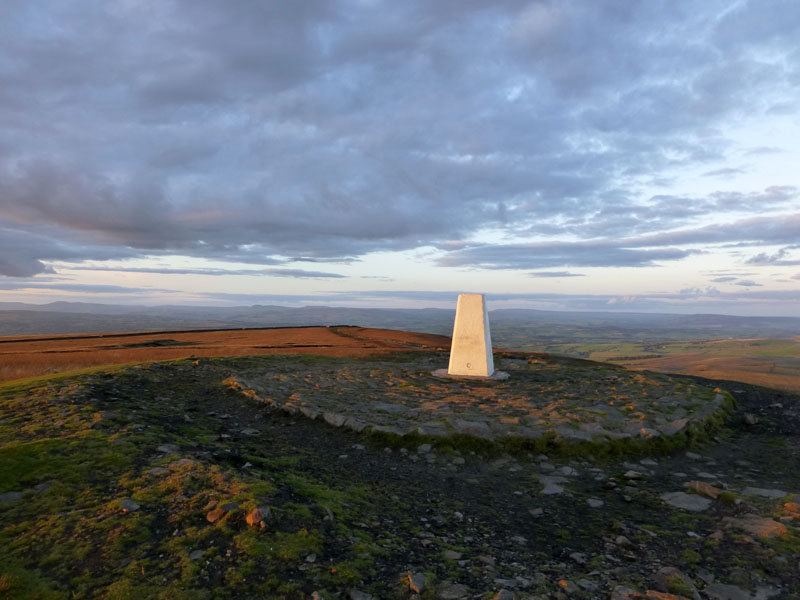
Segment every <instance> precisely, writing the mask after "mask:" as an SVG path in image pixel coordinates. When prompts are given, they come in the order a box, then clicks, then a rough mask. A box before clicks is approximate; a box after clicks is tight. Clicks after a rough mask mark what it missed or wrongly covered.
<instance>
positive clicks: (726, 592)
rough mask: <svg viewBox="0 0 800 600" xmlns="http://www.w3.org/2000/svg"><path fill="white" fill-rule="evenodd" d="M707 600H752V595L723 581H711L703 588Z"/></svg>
mask: <svg viewBox="0 0 800 600" xmlns="http://www.w3.org/2000/svg"><path fill="white" fill-rule="evenodd" d="M703 591H704V592H705V593H706V596H708V598H709V600H753V596H751V595H750V593H749V592H746V591H745V590H743V589H742V588H740V587H738V586H735V585H727V584H724V583H712V584H711V585H709V586H708V587H707V588H706V589H705V590H703Z"/></svg>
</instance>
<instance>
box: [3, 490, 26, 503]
mask: <svg viewBox="0 0 800 600" xmlns="http://www.w3.org/2000/svg"><path fill="white" fill-rule="evenodd" d="M20 498H22V492H6V493H5V494H0V504H6V503H8V502H15V501H16V500H19V499H20Z"/></svg>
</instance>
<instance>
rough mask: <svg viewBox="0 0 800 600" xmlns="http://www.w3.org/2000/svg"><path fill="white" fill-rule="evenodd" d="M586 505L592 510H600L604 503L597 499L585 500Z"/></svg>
mask: <svg viewBox="0 0 800 600" xmlns="http://www.w3.org/2000/svg"><path fill="white" fill-rule="evenodd" d="M586 503H587V504H588V505H589V506H591V507H592V508H600V507H601V506H603V504H605V502H603V501H602V500H600V499H599V498H587V500H586Z"/></svg>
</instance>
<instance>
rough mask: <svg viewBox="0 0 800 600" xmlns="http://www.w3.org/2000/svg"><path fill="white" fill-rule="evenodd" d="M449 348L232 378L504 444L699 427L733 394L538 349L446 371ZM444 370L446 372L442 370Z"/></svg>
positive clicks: (361, 425) (269, 396)
mask: <svg viewBox="0 0 800 600" xmlns="http://www.w3.org/2000/svg"><path fill="white" fill-rule="evenodd" d="M447 361H448V355H447V353H444V352H427V353H424V354H407V355H403V354H395V355H394V356H393V357H392V358H391V359H389V358H381V357H375V358H372V359H370V360H360V361H357V362H354V361H348V360H345V361H335V360H329V361H322V362H319V363H317V364H306V365H304V366H303V367H302V368H297V366H296V365H295V364H294V362H293V361H291V360H281V359H278V360H272V361H267V362H261V363H258V362H257V363H255V364H253V365H252V366H243V367H242V368H239V369H237V370H236V375H234V376H232V377H230V378H228V379H227V380H226V383H227V384H228V385H230V386H231V387H233V388H234V389H237V390H240V391H242V392H243V393H244V394H245V395H247V396H248V397H252V398H254V399H256V400H259V401H261V402H263V403H266V404H268V405H270V406H272V407H274V408H277V409H280V410H283V411H285V412H287V413H289V414H298V413H299V414H302V415H303V416H306V417H308V418H310V419H317V418H320V419H323V420H325V421H326V422H327V423H328V424H330V425H334V426H337V427H346V428H348V429H352V430H354V431H356V432H361V431H364V430H365V429H369V430H372V431H374V432H383V433H388V434H392V435H398V436H408V435H419V436H423V437H424V436H428V437H432V438H443V437H451V436H453V435H456V436H457V435H465V436H471V437H474V438H478V439H483V440H488V441H492V442H495V443H500V444H504V445H511V444H516V445H517V446H523V447H524V446H528V447H533V448H535V447H537V446H542V445H543V444H541V442H547V441H549V440H555V441H559V442H563V443H569V444H582V443H586V442H594V443H597V444H606V443H610V444H613V443H615V442H620V441H621V440H638V441H642V440H648V439H651V438H657V437H671V436H675V435H676V434H681V433H685V432H687V430H691V429H692V428H702V426H703V425H704V424H706V423H707V422H708V420H709V419H711V418H712V417H713V416H714V415H715V414H717V416H718V415H719V414H721V413H723V412H725V409H726V407H729V405H731V404H732V403H733V402H732V398H731V396H730V395H726V393H725V392H722V391H721V390H720V389H716V390H715V389H712V388H709V387H707V386H701V385H697V384H695V383H694V382H693V381H691V380H681V379H675V378H671V377H669V376H666V375H660V374H657V373H648V374H647V375H645V374H642V373H637V372H633V371H629V370H627V369H624V368H621V367H618V366H615V365H611V364H601V363H596V362H590V361H585V360H578V359H573V358H567V357H555V356H550V355H547V354H540V353H513V352H502V353H497V356H496V357H495V362H496V365H497V366H498V369H503V370H502V371H499V373H501V374H502V375H503V377H502V378H499V379H490V378H485V379H474V378H458V377H450V376H447V375H446V371H447V370H446V369H440V368H439V367H441V365H443V364H444V365H446V364H447ZM441 372H443V373H444V375H440V374H439V373H441Z"/></svg>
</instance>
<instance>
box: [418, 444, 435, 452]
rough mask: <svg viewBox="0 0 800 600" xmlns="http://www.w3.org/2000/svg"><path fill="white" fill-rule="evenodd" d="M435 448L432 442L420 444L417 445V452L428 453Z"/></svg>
mask: <svg viewBox="0 0 800 600" xmlns="http://www.w3.org/2000/svg"><path fill="white" fill-rule="evenodd" d="M432 449H433V446H431V445H430V444H420V445H419V446H417V454H427V453H428V452H430V451H431V450H432Z"/></svg>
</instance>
